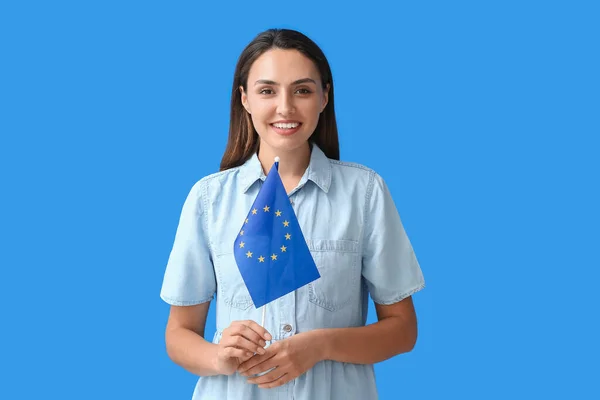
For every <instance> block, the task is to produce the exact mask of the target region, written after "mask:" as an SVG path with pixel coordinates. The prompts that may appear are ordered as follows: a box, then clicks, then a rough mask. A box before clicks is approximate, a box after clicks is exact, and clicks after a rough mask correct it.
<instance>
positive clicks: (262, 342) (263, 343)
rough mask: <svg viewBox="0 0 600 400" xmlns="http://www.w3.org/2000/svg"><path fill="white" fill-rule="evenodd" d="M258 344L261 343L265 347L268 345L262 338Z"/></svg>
mask: <svg viewBox="0 0 600 400" xmlns="http://www.w3.org/2000/svg"><path fill="white" fill-rule="evenodd" d="M258 344H260V345H261V346H262V347H265V346H266V345H267V342H265V341H264V340H261V341H260V342H258Z"/></svg>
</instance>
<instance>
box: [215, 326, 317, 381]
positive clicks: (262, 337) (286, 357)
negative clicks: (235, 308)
mask: <svg viewBox="0 0 600 400" xmlns="http://www.w3.org/2000/svg"><path fill="white" fill-rule="evenodd" d="M271 339H272V337H271V335H270V334H269V332H267V331H266V330H265V329H264V328H263V327H262V326H260V325H258V324H257V323H256V322H254V321H234V322H232V323H231V325H230V326H229V327H228V328H226V329H225V330H224V331H223V335H222V337H221V340H220V341H219V344H218V346H219V348H218V351H217V370H218V371H219V372H220V373H222V374H224V375H232V374H233V373H235V372H238V373H239V374H241V375H242V376H247V377H249V379H248V383H252V384H256V385H258V387H259V388H273V387H277V386H281V385H284V384H286V383H287V382H289V381H291V380H293V379H295V378H297V377H298V376H300V375H302V374H303V373H305V372H306V371H308V370H309V369H310V368H312V367H313V366H314V365H315V364H316V363H317V362H319V361H321V360H322V359H323V358H322V352H321V351H319V346H318V345H316V343H315V337H314V336H313V335H311V332H304V333H299V334H297V335H294V336H291V337H290V338H287V339H284V340H281V341H277V342H275V343H273V344H271V345H270V346H269V347H267V348H266V349H265V348H264V346H265V345H266V341H268V340H271ZM267 371H269V372H267ZM265 372H266V373H265ZM262 373H265V374H264V375H261V376H255V375H257V374H262Z"/></svg>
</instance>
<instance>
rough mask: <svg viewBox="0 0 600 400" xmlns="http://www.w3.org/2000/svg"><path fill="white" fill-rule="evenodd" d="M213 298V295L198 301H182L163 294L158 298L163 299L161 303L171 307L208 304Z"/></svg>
mask: <svg viewBox="0 0 600 400" xmlns="http://www.w3.org/2000/svg"><path fill="white" fill-rule="evenodd" d="M213 297H214V295H210V296H209V297H206V298H203V299H200V300H192V301H183V300H177V299H174V298H172V297H168V296H165V295H163V294H161V295H160V298H161V299H163V301H164V302H165V303H167V304H170V305H172V306H195V305H198V304H202V303H206V302H209V301H211V300H212V299H213Z"/></svg>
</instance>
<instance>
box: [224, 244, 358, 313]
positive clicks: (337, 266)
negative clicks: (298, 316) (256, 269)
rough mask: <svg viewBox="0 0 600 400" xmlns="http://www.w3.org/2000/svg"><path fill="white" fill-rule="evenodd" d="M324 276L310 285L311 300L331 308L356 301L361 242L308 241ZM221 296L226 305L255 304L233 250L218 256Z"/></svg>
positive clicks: (241, 308) (341, 306)
mask: <svg viewBox="0 0 600 400" xmlns="http://www.w3.org/2000/svg"><path fill="white" fill-rule="evenodd" d="M307 244H308V248H309V250H310V253H311V255H312V257H313V259H314V260H315V264H316V265H317V269H318V270H319V274H320V275H321V277H320V278H318V279H317V280H315V281H313V282H311V283H309V284H308V294H309V297H308V298H309V301H310V302H311V303H313V304H315V305H317V306H319V307H322V308H324V309H326V310H329V311H337V310H341V309H342V308H344V307H346V306H348V305H349V304H355V303H356V301H355V300H357V299H358V296H359V294H360V274H361V269H360V264H359V262H358V260H359V254H358V242H355V241H351V240H307ZM214 262H215V269H216V276H217V282H218V285H217V290H218V295H219V296H221V299H222V300H223V302H225V304H227V305H229V306H231V307H234V308H237V309H240V310H247V309H248V308H249V307H250V306H252V305H253V302H252V297H250V293H249V292H248V289H247V288H246V285H245V283H244V280H243V278H242V275H241V274H240V271H239V269H238V267H237V264H236V262H235V257H234V255H233V252H232V251H231V252H223V253H220V254H216V255H215V260H214Z"/></svg>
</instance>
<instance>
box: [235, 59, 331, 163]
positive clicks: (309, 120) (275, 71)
mask: <svg viewBox="0 0 600 400" xmlns="http://www.w3.org/2000/svg"><path fill="white" fill-rule="evenodd" d="M240 91H241V96H242V97H241V100H242V104H243V106H244V108H245V109H246V111H247V112H248V113H250V116H251V118H252V123H253V124H254V128H255V129H256V132H257V133H258V136H259V137H260V146H261V148H262V147H263V146H266V147H268V148H269V150H270V151H269V152H273V153H275V152H290V151H293V150H295V149H298V148H300V147H302V146H304V145H306V144H307V143H308V139H309V138H310V136H311V135H312V134H313V132H314V131H315V128H316V127H317V123H318V122H319V114H320V113H321V112H322V111H323V110H324V109H325V106H326V105H327V100H328V90H327V88H326V89H323V85H322V83H321V77H320V75H319V71H318V70H317V67H316V66H315V64H314V63H313V62H312V61H311V60H310V59H309V58H307V57H306V56H304V55H303V54H302V53H300V52H299V51H297V50H284V49H278V48H275V49H271V50H268V51H266V52H265V53H264V54H262V55H261V56H260V57H258V58H257V59H256V61H255V62H254V64H252V67H251V68H250V71H249V74H248V83H247V90H244V89H243V88H240Z"/></svg>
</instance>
